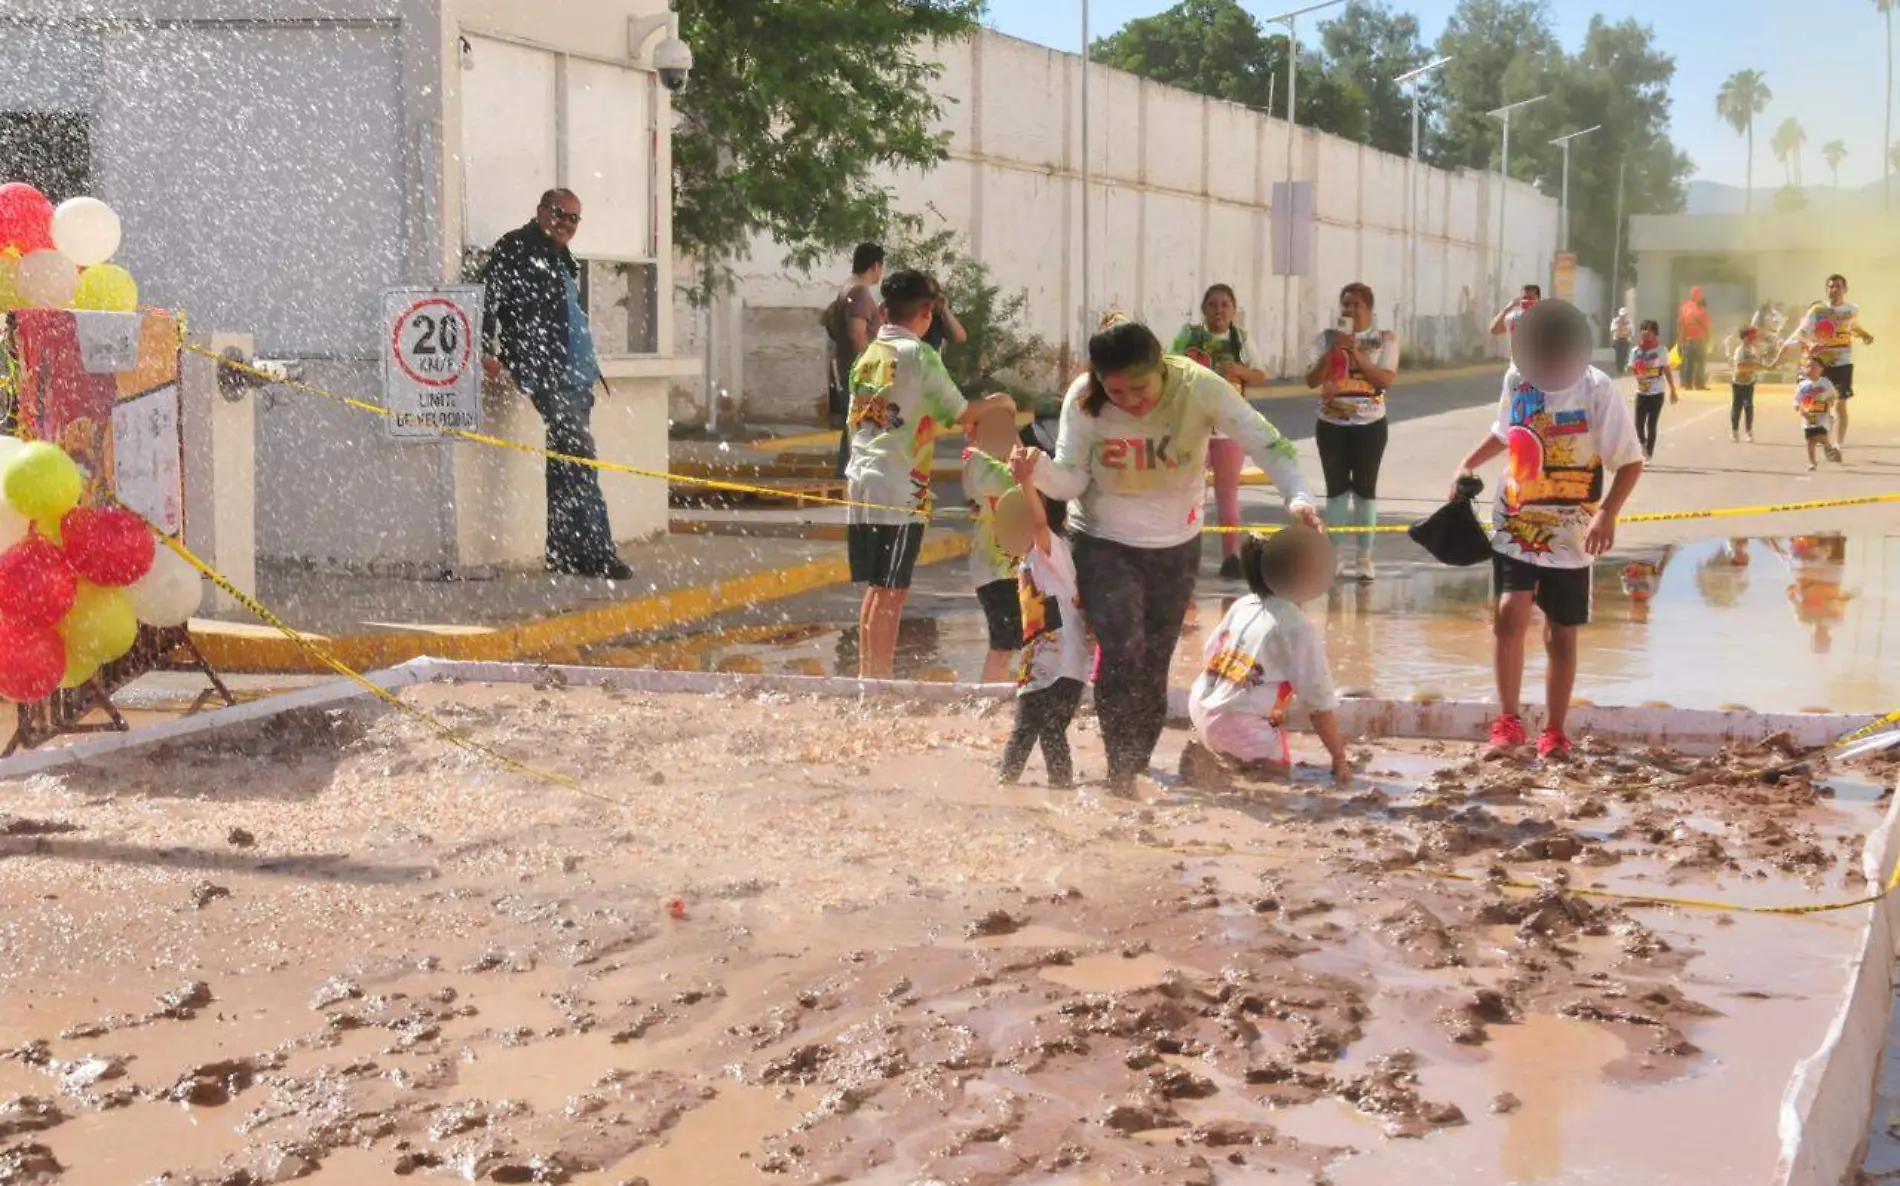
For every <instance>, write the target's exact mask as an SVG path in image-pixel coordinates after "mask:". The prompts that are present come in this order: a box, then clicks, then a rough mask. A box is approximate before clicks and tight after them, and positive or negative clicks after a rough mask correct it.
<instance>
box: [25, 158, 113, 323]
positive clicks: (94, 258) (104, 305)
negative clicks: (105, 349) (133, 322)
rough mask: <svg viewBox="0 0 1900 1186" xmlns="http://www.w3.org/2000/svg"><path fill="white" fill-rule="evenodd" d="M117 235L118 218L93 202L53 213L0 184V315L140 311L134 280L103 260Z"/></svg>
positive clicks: (30, 193) (37, 198)
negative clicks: (47, 311) (40, 311)
mask: <svg viewBox="0 0 1900 1186" xmlns="http://www.w3.org/2000/svg"><path fill="white" fill-rule="evenodd" d="M120 237H121V230H120V226H119V216H118V215H117V214H115V213H113V210H112V207H110V206H108V205H106V204H105V203H104V202H101V201H100V200H99V199H98V198H69V199H67V200H66V201H64V202H61V203H60V204H59V206H58V207H54V205H53V203H52V202H51V201H49V200H48V199H47V197H46V195H45V194H43V193H41V192H40V191H39V190H37V189H34V188H33V187H32V186H30V185H27V184H26V183H25V182H21V181H12V182H8V183H7V184H5V185H0V312H10V311H12V310H14V309H96V310H101V311H104V312H110V313H130V312H132V311H133V310H134V309H137V308H138V305H139V286H138V284H137V283H136V282H135V281H134V280H133V279H132V274H131V273H130V272H128V271H126V270H125V269H124V268H122V267H120V266H119V265H117V264H110V263H107V262H106V261H107V260H109V259H111V258H112V254H113V252H115V251H117V250H118V249H119V241H120Z"/></svg>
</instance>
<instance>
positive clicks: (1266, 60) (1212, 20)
mask: <svg viewBox="0 0 1900 1186" xmlns="http://www.w3.org/2000/svg"><path fill="white" fill-rule="evenodd" d="M1089 53H1090V56H1091V57H1092V58H1094V59H1095V60H1096V61H1098V62H1100V63H1102V64H1103V65H1105V66H1110V67H1113V68H1114V69H1117V70H1126V71H1127V72H1128V73H1130V74H1138V75H1140V76H1141V77H1143V78H1149V79H1153V80H1154V81H1155V82H1161V83H1166V84H1167V85H1169V86H1177V87H1180V88H1181V89H1183V90H1189V91H1193V92H1195V93H1196V94H1201V95H1206V96H1208V97H1209V98H1213V99H1224V100H1226V101H1227V102H1230V103H1239V104H1241V105H1243V106H1246V107H1252V108H1254V109H1256V110H1261V111H1264V110H1266V107H1267V104H1268V102H1269V100H1271V101H1272V104H1273V112H1272V114H1274V115H1279V114H1281V113H1282V112H1284V111H1285V109H1286V67H1287V39H1286V37H1285V35H1283V34H1276V35H1268V34H1267V33H1266V32H1264V31H1263V30H1262V29H1261V27H1260V22H1259V21H1257V20H1255V19H1254V18H1253V15H1252V14H1251V13H1249V12H1248V11H1247V10H1246V9H1244V8H1242V7H1241V6H1240V4H1239V2H1238V0H1180V3H1178V4H1176V5H1175V6H1174V7H1173V8H1170V9H1168V10H1167V11H1166V12H1161V13H1157V14H1156V15H1154V16H1150V17H1139V18H1137V19H1135V20H1132V21H1129V22H1128V23H1127V24H1126V25H1123V26H1122V27H1121V28H1120V29H1118V30H1117V31H1116V32H1114V33H1112V34H1110V35H1109V36H1107V37H1103V38H1101V39H1099V40H1097V41H1096V42H1095V43H1094V44H1093V45H1092V46H1091V47H1090V49H1089ZM1299 70H1300V80H1299V82H1300V85H1299V94H1298V95H1297V96H1296V100H1295V101H1296V103H1297V105H1298V109H1297V111H1296V112H1295V114H1296V116H1297V118H1298V122H1300V123H1301V124H1304V125H1306V126H1308V127H1314V128H1318V129H1320V130H1321V131H1323V132H1331V133H1332V134H1333V135H1335V136H1344V137H1346V138H1348V139H1351V140H1359V141H1362V142H1363V141H1364V139H1365V136H1366V127H1367V115H1366V96H1365V92H1364V91H1363V90H1362V89H1361V88H1360V86H1359V82H1358V80H1356V79H1350V78H1341V77H1338V76H1337V75H1335V74H1333V73H1332V72H1330V71H1328V70H1327V69H1326V63H1325V60H1324V58H1323V57H1322V56H1321V55H1320V54H1319V53H1317V52H1315V51H1313V50H1303V51H1302V52H1301V53H1300V55H1299Z"/></svg>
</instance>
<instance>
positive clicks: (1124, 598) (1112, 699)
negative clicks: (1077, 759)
mask: <svg viewBox="0 0 1900 1186" xmlns="http://www.w3.org/2000/svg"><path fill="white" fill-rule="evenodd" d="M1200 564H1201V541H1200V540H1199V539H1198V538H1196V539H1191V540H1189V541H1188V542H1186V543H1184V544H1177V545H1175V546H1174V547H1171V548H1131V547H1129V546H1127V545H1126V544H1117V543H1111V542H1109V541H1108V540H1105V539H1097V538H1096V537H1094V536H1090V535H1078V536H1076V537H1075V575H1076V587H1077V588H1078V589H1080V590H1081V593H1082V611H1083V612H1084V613H1086V614H1087V615H1088V619H1089V625H1090V626H1091V627H1092V628H1093V629H1094V631H1095V639H1096V642H1097V643H1099V644H1100V646H1101V648H1102V661H1101V671H1100V674H1099V675H1098V676H1097V677H1096V681H1095V706H1096V713H1097V715H1099V716H1100V717H1101V721H1102V746H1103V748H1104V749H1106V750H1107V751H1108V781H1109V785H1110V786H1111V787H1114V788H1115V789H1118V790H1126V789H1128V788H1129V787H1131V786H1132V785H1133V784H1134V781H1135V776H1136V775H1138V774H1140V773H1142V772H1143V771H1145V770H1147V769H1148V762H1149V760H1150V759H1152V758H1153V757H1154V752H1155V746H1157V745H1159V744H1160V743H1161V731H1162V730H1163V729H1164V728H1166V727H1167V723H1168V665H1169V663H1170V662H1171V661H1172V660H1173V658H1174V648H1175V644H1177V643H1179V642H1180V641H1181V626H1182V623H1183V621H1184V620H1185V619H1186V618H1187V611H1188V604H1189V603H1190V602H1192V601H1193V600H1194V578H1195V575H1196V573H1197V572H1198V571H1199V569H1200Z"/></svg>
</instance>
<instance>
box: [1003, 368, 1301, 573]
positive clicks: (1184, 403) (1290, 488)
mask: <svg viewBox="0 0 1900 1186" xmlns="http://www.w3.org/2000/svg"><path fill="white" fill-rule="evenodd" d="M1161 367H1162V371H1163V374H1162V384H1161V398H1160V399H1159V400H1158V401H1157V402H1156V403H1155V406H1154V407H1152V408H1150V409H1149V410H1148V412H1147V414H1146V415H1143V416H1131V415H1129V414H1128V413H1127V412H1124V411H1122V410H1121V409H1120V408H1118V407H1116V406H1115V405H1114V404H1112V403H1109V404H1105V405H1103V407H1102V410H1101V411H1100V412H1099V413H1096V414H1090V413H1089V411H1088V410H1087V409H1086V408H1084V407H1083V406H1082V402H1083V400H1084V399H1085V398H1087V396H1088V392H1089V378H1088V376H1087V375H1083V376H1082V377H1081V378H1079V379H1077V380H1076V381H1075V384H1074V385H1073V386H1071V387H1070V388H1069V393H1068V396H1067V397H1066V398H1065V399H1064V400H1063V404H1062V425H1061V427H1060V428H1059V429H1058V430H1057V433H1056V455H1055V457H1054V458H1053V459H1050V458H1048V457H1044V458H1041V459H1039V460H1038V461H1037V463H1036V487H1037V489H1039V490H1041V491H1042V492H1043V493H1044V494H1047V495H1049V496H1050V497H1051V498H1055V499H1059V500H1061V501H1064V502H1070V503H1072V504H1073V505H1072V506H1071V507H1070V508H1069V523H1070V525H1071V526H1072V527H1073V528H1074V529H1075V530H1077V531H1080V532H1082V533H1083V534H1085V535H1092V536H1095V537H1096V538H1098V539H1105V540H1110V541H1112V542H1114V543H1118V544H1126V545H1127V546H1129V547H1131V548H1172V547H1176V546H1178V545H1180V544H1184V543H1186V542H1188V541H1189V540H1191V539H1193V538H1195V537H1196V536H1197V535H1199V534H1200V531H1201V510H1202V507H1203V505H1204V504H1205V502H1206V499H1207V441H1208V438H1209V437H1210V436H1212V435H1213V433H1214V431H1215V429H1219V430H1220V431H1221V432H1223V433H1225V434H1227V435H1228V436H1230V437H1232V438H1234V439H1235V440H1236V441H1238V442H1239V443H1240V446H1241V448H1242V449H1243V450H1245V451H1246V454H1247V456H1249V457H1251V458H1253V460H1254V461H1255V462H1257V463H1258V464H1259V466H1260V468H1261V469H1263V470H1265V471H1266V472H1267V476H1268V477H1270V478H1272V479H1273V484H1274V486H1275V487H1276V488H1278V489H1279V491H1280V494H1281V496H1282V497H1283V498H1285V499H1286V501H1287V505H1288V506H1289V507H1291V506H1293V505H1295V504H1298V503H1305V504H1308V505H1310V504H1311V503H1312V496H1311V495H1309V494H1308V493H1307V492H1306V480H1305V479H1304V478H1303V477H1301V476H1300V467H1299V462H1298V460H1297V458H1298V451H1297V450H1296V449H1295V448H1294V447H1293V442H1291V441H1289V440H1287V439H1286V438H1285V437H1283V436H1281V435H1280V432H1279V430H1278V429H1276V428H1274V427H1273V425H1271V424H1269V423H1268V422H1267V418H1266V417H1264V416H1262V415H1261V414H1260V413H1259V412H1258V411H1256V410H1255V409H1254V407H1253V405H1252V404H1249V403H1248V402H1247V401H1246V400H1244V399H1242V398H1240V393H1239V392H1238V391H1235V390H1234V389H1233V387H1232V386H1231V385H1230V384H1229V383H1228V382H1227V380H1225V379H1223V378H1221V377H1220V376H1219V375H1216V374H1215V373H1214V372H1212V371H1210V370H1208V369H1207V368H1205V367H1203V366H1201V365H1199V364H1198V363H1195V362H1193V361H1191V360H1189V359H1186V358H1182V357H1180V356H1179V355H1173V354H1170V355H1166V356H1164V357H1163V358H1162V361H1161Z"/></svg>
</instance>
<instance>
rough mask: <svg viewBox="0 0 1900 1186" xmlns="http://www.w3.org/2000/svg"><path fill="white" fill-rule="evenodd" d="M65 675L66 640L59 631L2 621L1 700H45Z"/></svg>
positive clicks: (0, 637) (0, 658)
mask: <svg viewBox="0 0 1900 1186" xmlns="http://www.w3.org/2000/svg"><path fill="white" fill-rule="evenodd" d="M64 678H66V644H65V643H64V642H63V641H61V640H60V637H59V634H58V633H57V632H55V631H52V630H47V629H44V628H41V627H35V626H15V625H11V624H8V623H4V622H0V700H13V701H17V702H19V703H21V704H31V703H33V702H34V701H36V700H44V699H46V698H47V697H48V696H51V695H52V694H53V693H54V692H57V691H58V690H59V681H60V680H62V679H64Z"/></svg>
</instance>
